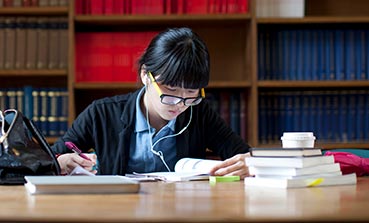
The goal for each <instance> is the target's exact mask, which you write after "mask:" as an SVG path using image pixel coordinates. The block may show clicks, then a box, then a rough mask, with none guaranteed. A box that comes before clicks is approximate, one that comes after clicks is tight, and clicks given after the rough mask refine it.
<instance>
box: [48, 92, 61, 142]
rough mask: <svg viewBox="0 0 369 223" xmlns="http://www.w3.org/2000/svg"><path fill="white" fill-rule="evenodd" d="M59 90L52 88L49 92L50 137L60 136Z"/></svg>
mask: <svg viewBox="0 0 369 223" xmlns="http://www.w3.org/2000/svg"><path fill="white" fill-rule="evenodd" d="M59 95H60V93H59V90H58V89H57V88H50V89H49V90H48V91H47V97H48V99H47V100H48V102H49V111H48V112H47V113H48V115H47V123H48V133H47V135H48V136H58V135H59V120H58V110H59V109H60V107H58V98H59V97H60V96H59Z"/></svg>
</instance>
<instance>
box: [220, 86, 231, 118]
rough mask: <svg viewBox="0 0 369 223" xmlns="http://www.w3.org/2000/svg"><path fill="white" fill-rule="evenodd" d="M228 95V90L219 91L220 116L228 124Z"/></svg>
mask: <svg viewBox="0 0 369 223" xmlns="http://www.w3.org/2000/svg"><path fill="white" fill-rule="evenodd" d="M229 101H230V95H229V92H221V93H220V116H221V117H222V118H223V119H224V121H225V122H226V123H227V124H228V125H229V124H230V105H229Z"/></svg>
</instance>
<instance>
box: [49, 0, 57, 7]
mask: <svg viewBox="0 0 369 223" xmlns="http://www.w3.org/2000/svg"><path fill="white" fill-rule="evenodd" d="M58 5H59V1H58V0H49V6H58Z"/></svg>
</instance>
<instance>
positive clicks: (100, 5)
mask: <svg viewBox="0 0 369 223" xmlns="http://www.w3.org/2000/svg"><path fill="white" fill-rule="evenodd" d="M87 2H90V4H91V14H92V15H102V14H103V13H104V10H103V9H104V1H103V0H88V1H87Z"/></svg>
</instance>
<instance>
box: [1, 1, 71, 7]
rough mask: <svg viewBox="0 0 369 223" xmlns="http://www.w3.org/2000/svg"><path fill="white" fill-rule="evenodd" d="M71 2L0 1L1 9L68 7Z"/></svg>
mask: <svg viewBox="0 0 369 223" xmlns="http://www.w3.org/2000/svg"><path fill="white" fill-rule="evenodd" d="M68 4H69V0H0V7H45V6H67V5H68Z"/></svg>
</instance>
